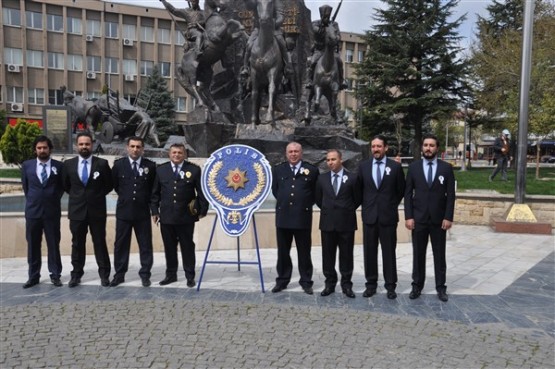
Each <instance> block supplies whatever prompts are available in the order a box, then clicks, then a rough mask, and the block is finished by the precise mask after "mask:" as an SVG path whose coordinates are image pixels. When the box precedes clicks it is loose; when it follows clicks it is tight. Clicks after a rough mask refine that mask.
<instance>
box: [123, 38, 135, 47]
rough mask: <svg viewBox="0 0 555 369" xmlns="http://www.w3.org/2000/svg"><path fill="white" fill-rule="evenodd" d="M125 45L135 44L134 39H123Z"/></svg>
mask: <svg viewBox="0 0 555 369" xmlns="http://www.w3.org/2000/svg"><path fill="white" fill-rule="evenodd" d="M123 46H133V40H132V39H130V38H124V39H123Z"/></svg>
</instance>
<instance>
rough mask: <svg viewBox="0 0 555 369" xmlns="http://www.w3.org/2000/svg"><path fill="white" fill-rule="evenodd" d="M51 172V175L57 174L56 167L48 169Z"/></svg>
mask: <svg viewBox="0 0 555 369" xmlns="http://www.w3.org/2000/svg"><path fill="white" fill-rule="evenodd" d="M50 170H51V171H52V173H54V175H57V174H58V169H57V168H56V167H52V169H50Z"/></svg>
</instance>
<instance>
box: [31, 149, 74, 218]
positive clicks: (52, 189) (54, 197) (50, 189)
mask: <svg viewBox="0 0 555 369" xmlns="http://www.w3.org/2000/svg"><path fill="white" fill-rule="evenodd" d="M50 165H51V171H50V176H49V177H48V180H47V181H46V184H45V185H44V186H43V184H42V183H41V181H40V179H39V178H38V177H37V159H31V160H26V161H24V162H23V164H22V166H21V185H22V187H23V192H24V193H25V218H28V219H40V218H45V217H58V218H60V217H61V216H62V208H61V204H60V203H61V198H62V195H63V194H64V186H63V182H62V173H63V166H64V164H63V163H62V162H61V161H58V160H54V159H51V161H50Z"/></svg>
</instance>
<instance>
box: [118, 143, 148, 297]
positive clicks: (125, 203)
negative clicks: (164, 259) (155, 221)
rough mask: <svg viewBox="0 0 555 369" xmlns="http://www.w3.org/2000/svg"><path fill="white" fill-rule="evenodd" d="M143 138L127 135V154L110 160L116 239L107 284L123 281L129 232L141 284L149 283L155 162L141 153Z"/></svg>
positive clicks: (126, 266)
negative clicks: (136, 249)
mask: <svg viewBox="0 0 555 369" xmlns="http://www.w3.org/2000/svg"><path fill="white" fill-rule="evenodd" d="M143 154H144V140H143V139H142V138H141V137H135V136H132V137H129V138H128V139H127V156H125V157H123V158H121V159H118V160H116V161H115V162H114V167H113V168H112V178H113V182H114V190H115V191H116V193H117V194H118V202H117V206H116V239H115V242H114V269H115V270H116V273H115V274H114V279H113V280H112V282H111V283H110V286H112V287H115V286H117V285H119V284H120V283H123V282H125V273H127V270H128V267H129V250H130V248H131V233H132V231H133V230H135V237H136V238H137V243H138V244H139V257H140V260H141V269H140V270H139V276H140V277H141V282H142V285H143V286H144V287H148V286H150V275H151V273H150V270H151V269H152V262H153V257H152V225H151V221H150V197H151V194H152V187H153V185H154V178H155V177H156V163H154V162H153V161H151V160H148V159H147V158H144V157H143Z"/></svg>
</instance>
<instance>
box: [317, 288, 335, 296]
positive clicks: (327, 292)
mask: <svg viewBox="0 0 555 369" xmlns="http://www.w3.org/2000/svg"><path fill="white" fill-rule="evenodd" d="M334 292H335V288H331V287H326V288H324V290H323V291H322V292H320V296H329V295H331V294H332V293H334Z"/></svg>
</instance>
